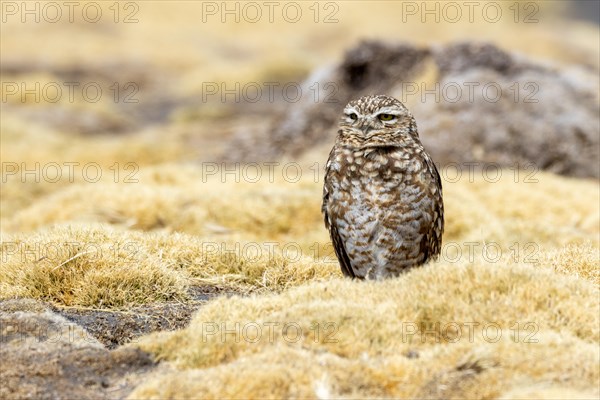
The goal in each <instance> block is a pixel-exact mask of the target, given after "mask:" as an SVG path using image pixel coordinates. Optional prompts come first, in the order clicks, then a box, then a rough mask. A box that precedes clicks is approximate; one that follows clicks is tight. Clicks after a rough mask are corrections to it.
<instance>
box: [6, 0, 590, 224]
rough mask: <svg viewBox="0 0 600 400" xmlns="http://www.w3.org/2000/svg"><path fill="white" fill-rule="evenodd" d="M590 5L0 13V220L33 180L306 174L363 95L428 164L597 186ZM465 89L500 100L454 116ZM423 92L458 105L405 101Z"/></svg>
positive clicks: (17, 9) (112, 7) (152, 7)
mask: <svg viewBox="0 0 600 400" xmlns="http://www.w3.org/2000/svg"><path fill="white" fill-rule="evenodd" d="M598 4H599V3H598V2H597V1H585V0H581V1H569V2H563V1H539V2H535V1H497V2H493V1H492V2H486V1H479V2H474V3H469V2H450V3H448V2H411V1H369V2H362V1H333V2H332V1H319V2H305V1H301V2H275V3H273V4H270V3H269V4H263V3H262V2H233V1H231V2H200V1H198V2H194V1H133V2H131V1H119V2H109V1H99V2H91V1H90V2H87V1H84V2H75V3H74V4H73V5H69V6H65V5H62V3H58V5H57V3H52V2H39V1H30V2H13V1H2V25H1V30H2V32H1V33H2V39H1V47H0V50H1V56H2V57H1V61H0V74H1V79H2V88H1V89H2V103H1V106H2V117H1V123H2V126H1V133H2V139H1V144H2V150H1V154H0V155H1V157H2V161H3V181H2V185H3V189H4V190H3V193H2V210H3V215H2V217H3V218H5V217H7V216H9V215H10V214H11V213H13V212H15V211H16V210H18V209H21V208H23V207H25V206H27V205H29V204H30V203H31V202H33V201H34V200H35V199H36V198H37V197H39V196H42V195H45V194H47V193H48V192H50V191H54V190H57V189H59V188H60V187H61V186H62V185H61V182H63V181H65V179H60V180H59V181H58V182H52V183H53V184H52V185H44V184H43V183H44V182H42V184H36V183H39V182H34V183H33V184H32V183H31V182H30V181H31V180H27V179H25V180H23V179H21V175H22V174H21V173H20V172H16V171H21V170H22V169H23V168H28V167H30V165H35V163H36V162H39V163H41V165H44V163H48V162H56V163H58V164H59V165H60V166H61V167H64V165H63V163H64V162H81V163H84V162H91V161H93V162H97V163H99V164H100V165H102V166H104V167H107V168H108V167H110V166H111V165H115V163H120V165H124V164H126V163H135V164H136V166H138V167H141V168H143V167H144V166H146V165H153V164H161V163H165V162H182V161H190V162H199V161H220V160H227V161H275V160H279V159H285V158H287V159H294V160H305V161H307V162H309V161H310V162H312V161H320V162H322V161H324V160H325V158H326V155H327V150H328V148H330V146H331V144H332V141H333V138H334V135H335V130H334V129H333V128H332V127H333V125H334V124H335V119H336V118H337V113H339V110H340V109H341V107H343V105H344V104H345V102H346V101H347V100H349V99H350V98H353V97H356V96H358V95H361V94H366V93H371V92H387V93H389V94H392V95H396V96H398V97H399V98H400V97H402V100H403V101H405V102H406V103H407V104H408V105H409V107H410V108H411V109H412V110H413V112H414V113H415V115H416V117H417V121H418V123H419V126H420V128H421V129H420V130H421V136H422V139H423V141H424V142H425V144H426V146H427V147H428V148H430V150H431V151H432V153H433V155H434V158H436V160H437V161H438V162H440V163H442V164H445V163H448V162H452V161H460V162H464V161H468V160H485V161H493V162H500V163H502V165H511V163H513V162H519V163H525V162H528V161H531V162H534V163H536V165H537V166H538V167H539V168H540V169H548V170H551V171H554V172H557V173H561V174H565V175H575V176H581V177H598V171H597V167H596V165H595V164H593V162H594V161H595V162H596V163H597V157H598V153H597V149H595V147H597V144H598V129H599V128H598V119H597V115H596V116H594V115H595V114H597V111H598V78H597V76H598V68H599V55H600V54H599V48H600V46H599V44H600V43H599V30H598V18H599V9H598V7H599V6H598ZM362 40H369V41H370V42H367V43H366V44H365V42H361V41H362ZM361 43H362V44H361ZM482 46H489V47H482ZM461 60H463V61H461ZM486 69H487V72H486ZM481 71H483V72H481ZM490 71H491V72H490ZM540 71H541V72H540ZM463 72H464V74H463ZM488 72H490V73H488ZM461 74H462V75H461ZM473 74H475V75H473ZM469 79H470V80H474V81H476V82H479V83H481V84H482V85H485V84H486V82H488V83H489V82H492V83H494V84H495V83H496V82H499V84H500V85H501V86H502V88H503V89H504V93H503V96H502V100H501V101H500V102H490V101H486V100H485V99H484V100H483V101H480V100H481V98H480V97H481V92H480V91H479V90H477V91H476V96H475V97H476V98H475V100H474V101H473V100H468V99H467V100H465V98H466V93H467V91H466V89H467V87H466V86H464V83H465V82H468V81H469ZM406 82H410V84H411V85H413V86H410V87H408V88H409V89H410V94H411V96H408V97H407V98H404V97H406V96H404V94H403V93H404V92H406V89H407V86H406ZM436 82H442V84H443V85H444V84H447V83H448V82H450V83H451V85H454V84H455V83H456V82H458V85H459V86H460V87H461V88H462V89H463V93H462V95H461V96H459V97H460V99H459V101H458V102H451V101H447V100H448V97H449V96H450V95H448V93H447V92H443V93H442V96H441V99H440V98H439V97H438V98H436V95H435V94H431V95H426V97H422V96H421V95H420V93H421V92H422V91H423V90H425V91H426V90H429V91H431V90H433V91H434V92H435V91H436V89H434V88H435V86H434V85H435V83H436ZM327 84H330V85H327ZM423 84H425V86H422V85H423ZM515 84H516V86H514V85H515ZM532 84H533V86H532ZM286 85H287V86H286ZM298 87H301V88H302V89H303V90H302V94H301V95H300V96H296V94H294V93H295V91H296V90H297V89H298ZM443 87H444V86H442V88H443ZM284 89H285V90H284ZM449 89H452V88H451V87H450V88H449ZM403 91H404V92H403ZM437 91H438V95H439V91H440V89H437ZM478 94H479V95H478ZM271 95H272V96H271ZM527 95H530V98H529V99H530V100H531V99H533V100H534V101H536V103H535V104H526V103H527V102H525V103H524V102H523V99H525V98H527ZM452 96H454V95H452ZM531 96H532V97H531ZM453 98H454V97H453ZM298 99H299V100H298ZM482 103H486V104H482ZM457 104H459V105H460V104H462V106H457ZM511 116H514V124H513V125H514V126H512V127H510V128H507V129H504V128H500V129H499V131H501V132H502V133H501V134H498V135H499V136H494V135H493V134H492V133H490V131H494V130H495V128H496V125H498V124H500V125H504V122H506V121H507V119H508V120H509V121H510V120H511ZM486 118H492V119H493V120H489V121H487V120H486ZM494 118H495V119H494ZM549 118H550V119H549ZM552 118H554V119H552ZM484 120H485V121H484ZM315 121H316V122H315ZM460 121H463V122H460ZM482 121H483V122H482ZM523 121H525V122H523ZM313 122H315V123H313ZM457 124H458V125H457ZM461 124H462V125H461ZM524 124H525V125H524ZM528 124H529V125H528ZM465 127H469V129H468V130H470V131H469V132H465V129H466V128H465ZM528 132H529V133H528ZM463 133H464V137H461V136H458V138H462V139H463V140H462V141H461V140H459V141H457V140H456V139H457V136H456V135H463ZM449 135H450V136H449ZM521 137H522V138H524V141H523V142H520V141H519V140H520V138H521ZM563 139H564V140H563ZM557 142H561V143H559V145H557V146H553V145H552V143H557ZM552 147H555V149H554V150H556V149H559V150H560V149H562V150H560V151H558V150H557V151H556V152H555V153H556V154H554V153H553V154H552V156H551V157H550V156H547V155H546V153H548V152H553V151H554V150H552V149H551V148H552ZM590 147H591V149H590ZM523 149H526V150H523ZM512 154H514V156H513V155H512ZM575 158H581V160H575ZM590 163H592V164H593V165H592V164H590ZM30 168H34V167H30ZM63 178H64V176H63ZM74 179H75V180H77V179H80V177H77V176H76V177H75V178H74ZM44 180H45V179H42V181H44ZM65 183H72V182H65Z"/></svg>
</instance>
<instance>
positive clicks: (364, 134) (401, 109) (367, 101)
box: [338, 95, 419, 148]
mask: <svg viewBox="0 0 600 400" xmlns="http://www.w3.org/2000/svg"><path fill="white" fill-rule="evenodd" d="M418 140H419V136H418V133H417V124H416V122H415V119H414V117H413V116H412V114H411V113H410V111H408V109H407V108H406V107H405V106H404V104H402V103H401V102H399V101H398V100H396V99H394V98H393V97H389V96H384V95H377V96H364V97H361V98H360V99H358V100H352V101H351V102H349V103H348V105H346V107H345V108H344V113H343V114H342V117H341V119H340V124H339V132H338V142H339V143H340V144H342V145H346V146H350V147H356V148H367V147H386V146H403V145H405V144H407V143H410V142H414V141H418Z"/></svg>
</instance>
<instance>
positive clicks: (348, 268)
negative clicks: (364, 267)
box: [321, 185, 356, 278]
mask: <svg viewBox="0 0 600 400" xmlns="http://www.w3.org/2000/svg"><path fill="white" fill-rule="evenodd" d="M328 200H329V191H328V190H327V185H324V187H323V206H322V207H321V211H322V212H323V216H324V219H325V227H326V228H327V230H328V231H329V236H331V242H332V243H333V249H334V250H335V255H336V256H337V258H338V260H339V262H340V266H341V268H342V273H343V274H344V275H346V276H350V277H352V278H356V275H355V274H354V271H353V270H352V265H351V264H350V258H349V257H348V254H347V253H346V248H345V247H344V241H343V240H342V238H341V237H340V234H339V232H338V230H337V226H336V225H335V223H333V221H331V218H330V217H329V213H328V212H327V201H328Z"/></svg>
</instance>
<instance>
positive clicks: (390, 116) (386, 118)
mask: <svg viewBox="0 0 600 400" xmlns="http://www.w3.org/2000/svg"><path fill="white" fill-rule="evenodd" d="M378 117H379V119H380V120H381V121H391V120H393V119H394V118H396V116H395V115H393V114H379V115H378Z"/></svg>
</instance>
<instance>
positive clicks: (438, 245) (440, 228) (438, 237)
mask: <svg viewBox="0 0 600 400" xmlns="http://www.w3.org/2000/svg"><path fill="white" fill-rule="evenodd" d="M425 161H426V164H427V169H428V170H429V173H430V174H431V176H432V177H433V182H432V189H431V190H432V196H433V197H434V199H435V200H434V202H433V205H434V206H433V211H432V218H433V221H432V226H433V228H432V229H430V230H429V232H427V233H426V234H425V236H424V237H423V241H422V242H421V251H422V252H423V254H425V259H424V261H425V262H426V261H427V260H429V259H430V258H434V259H435V258H437V256H439V254H440V252H441V250H442V234H443V233H444V202H443V199H442V179H441V178H440V174H439V172H438V170H437V168H436V166H435V163H434V162H433V160H432V159H431V157H429V156H427V157H426V160H425ZM433 188H435V189H433Z"/></svg>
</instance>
